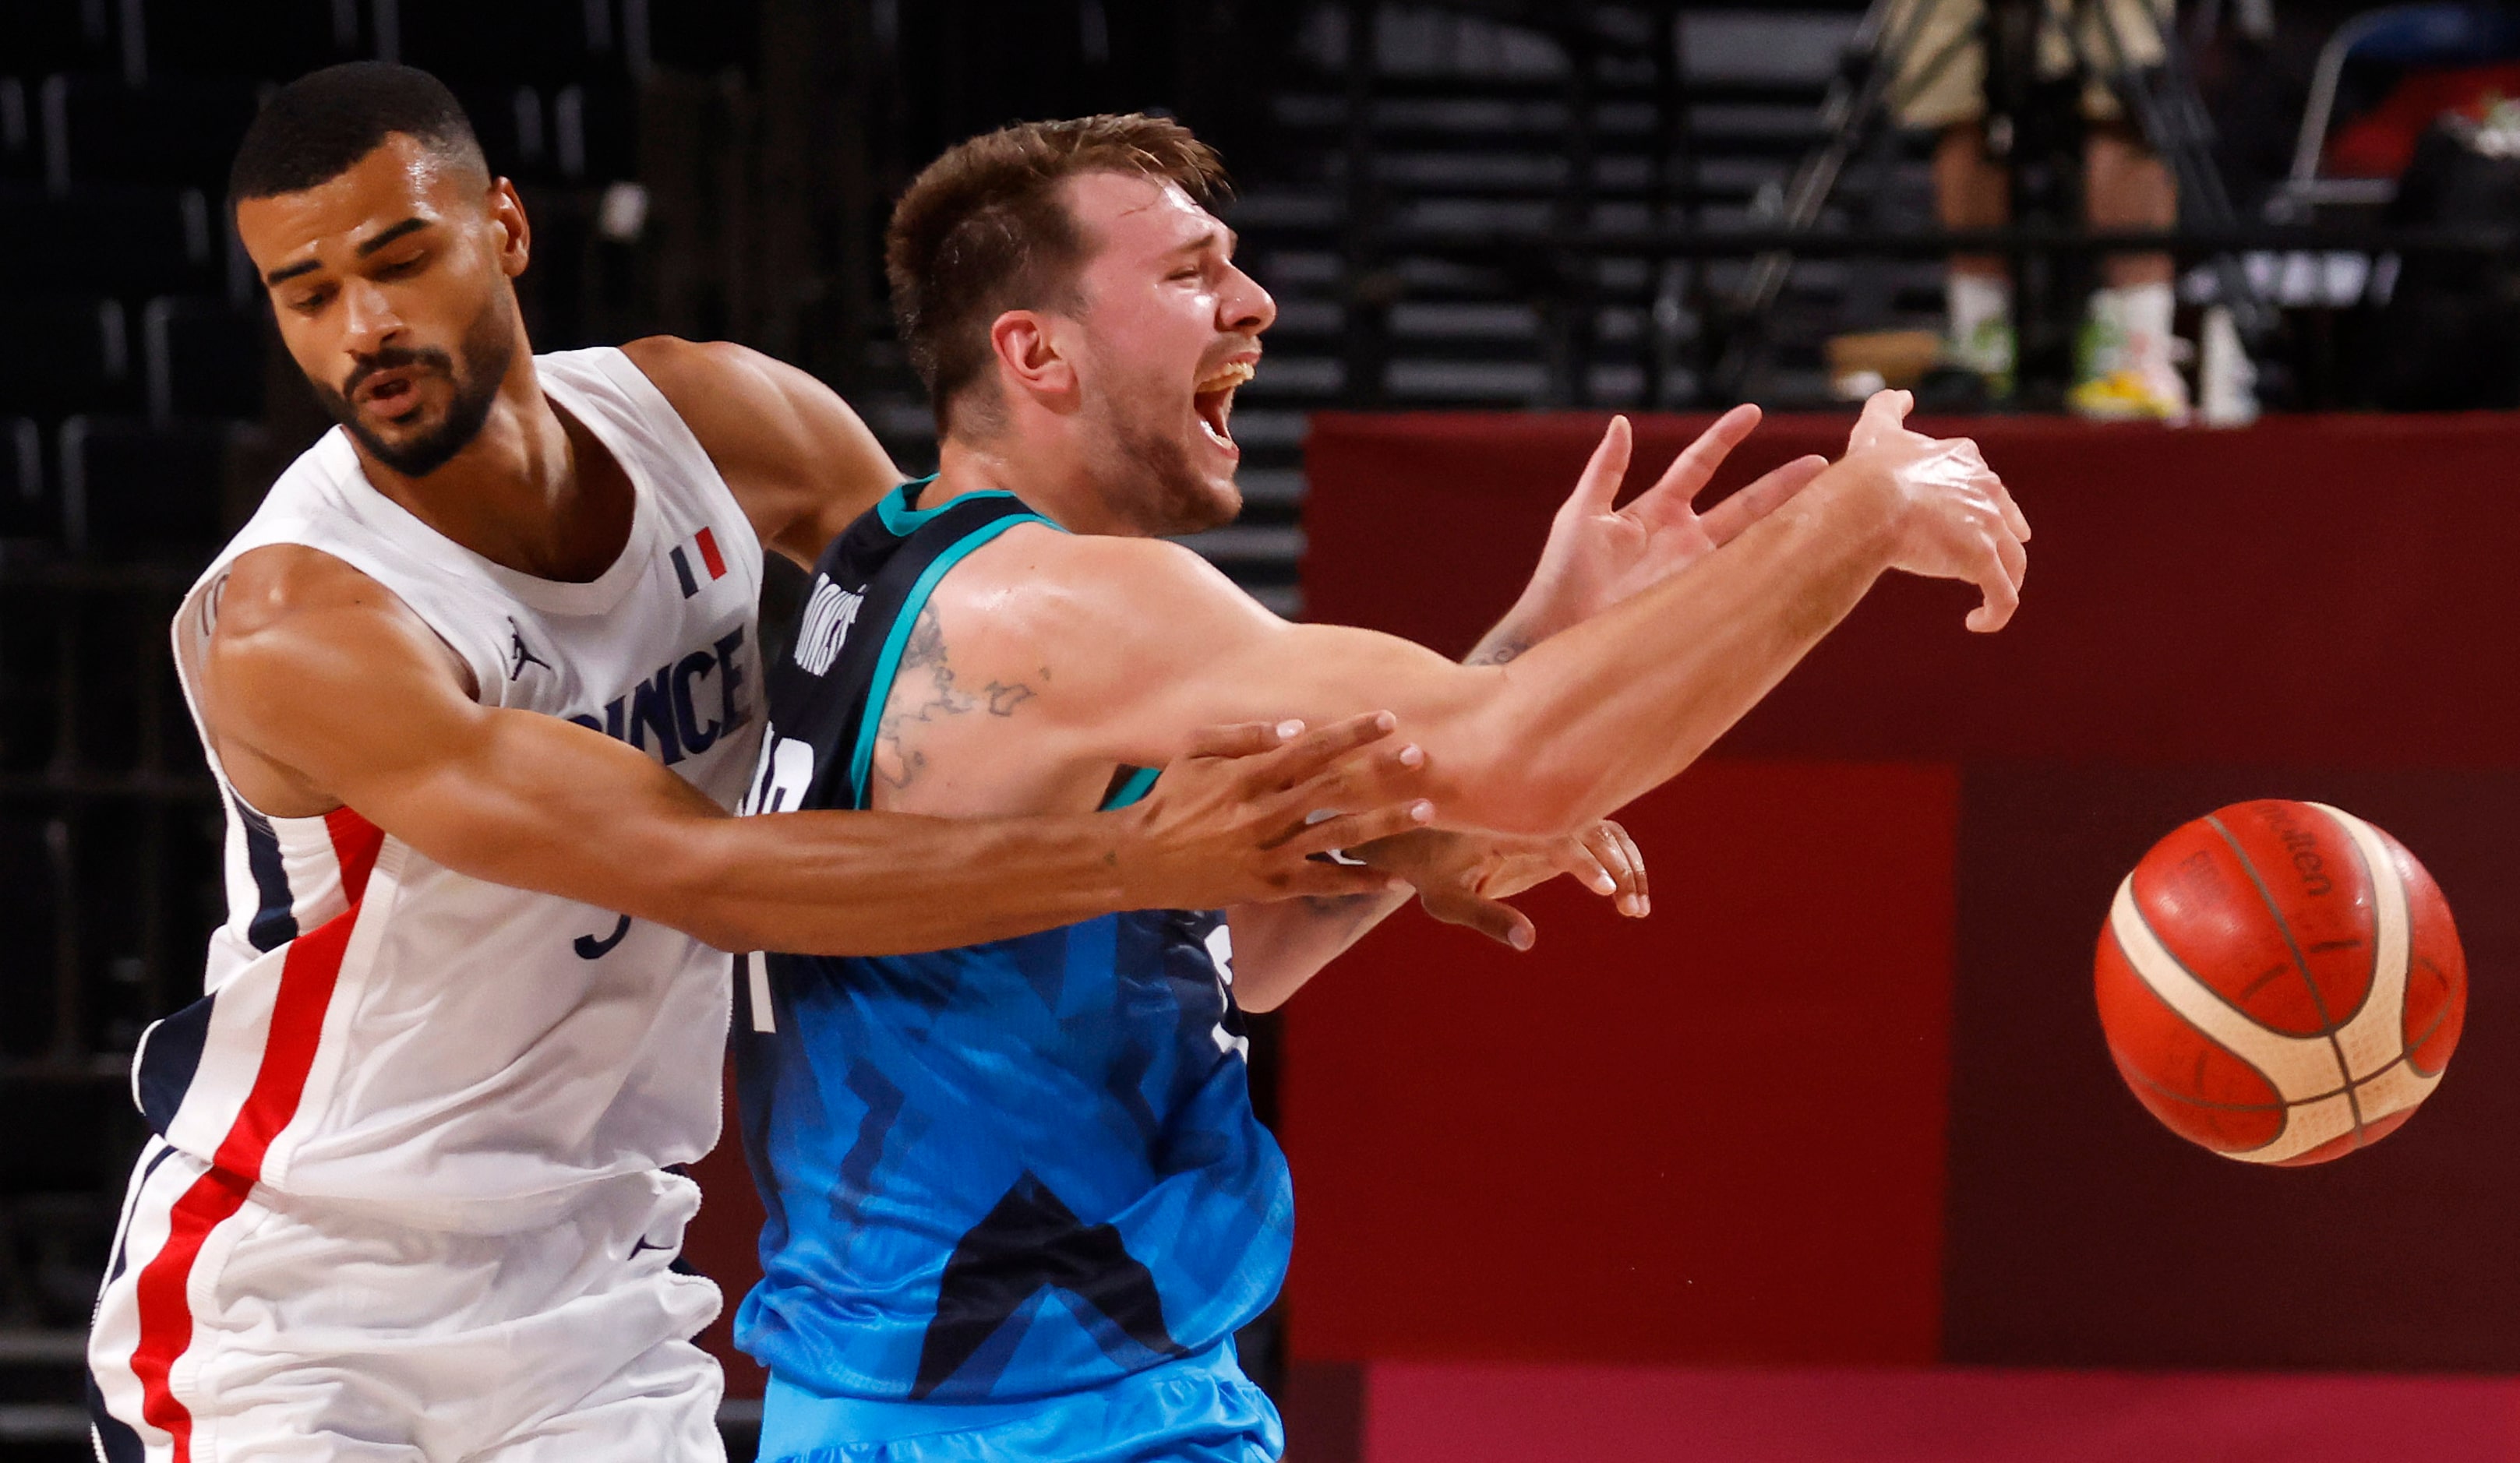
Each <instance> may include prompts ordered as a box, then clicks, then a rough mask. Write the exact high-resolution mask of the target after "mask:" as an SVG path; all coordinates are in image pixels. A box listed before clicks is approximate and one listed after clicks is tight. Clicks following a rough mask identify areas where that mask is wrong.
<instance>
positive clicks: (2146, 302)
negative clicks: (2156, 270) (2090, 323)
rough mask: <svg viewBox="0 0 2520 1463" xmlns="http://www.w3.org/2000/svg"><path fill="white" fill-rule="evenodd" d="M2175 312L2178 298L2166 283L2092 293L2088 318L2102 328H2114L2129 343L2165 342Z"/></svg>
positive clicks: (2096, 290) (2094, 291)
mask: <svg viewBox="0 0 2520 1463" xmlns="http://www.w3.org/2000/svg"><path fill="white" fill-rule="evenodd" d="M2178 309H2179V297H2178V296H2177V295H2176V294H2174V293H2173V292H2172V291H2171V288H2170V286H2169V285H2168V284H2167V283H2163V284H2153V285H2127V286H2123V287H2121V288H2115V289H2095V290H2093V292H2092V318H2093V320H2095V321H2098V322H2100V323H2101V324H2103V325H2115V326H2116V327H2118V329H2120V330H2122V331H2124V332H2126V333H2127V335H2128V337H2129V338H2131V339H2132V338H2135V337H2138V336H2141V337H2143V338H2145V339H2150V340H2167V339H2169V338H2170V322H2171V317H2172V316H2173V315H2174V314H2176V313H2177V312H2178Z"/></svg>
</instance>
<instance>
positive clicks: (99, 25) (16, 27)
mask: <svg viewBox="0 0 2520 1463" xmlns="http://www.w3.org/2000/svg"><path fill="white" fill-rule="evenodd" d="M113 9H114V8H113V7H112V5H103V4H99V3H97V0H6V3H0V67H7V68H8V69H9V70H11V71H14V72H17V73H18V74H20V75H40V74H42V73H43V72H46V71H76V70H86V69H88V68H90V67H94V68H98V69H103V70H112V69H115V68H117V67H119V66H120V65H121V61H122V58H121V56H120V55H119V54H118V50H117V47H116V45H115V39H116V37H115V34H114V27H113Z"/></svg>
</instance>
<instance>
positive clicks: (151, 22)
mask: <svg viewBox="0 0 2520 1463" xmlns="http://www.w3.org/2000/svg"><path fill="white" fill-rule="evenodd" d="M120 11H121V14H122V16H123V18H124V21H123V23H125V24H129V23H131V21H132V19H133V18H135V17H136V18H137V19H138V22H139V25H140V32H141V50H142V52H143V54H145V55H146V57H147V58H148V75H149V78H150V79H151V80H153V81H154V80H157V79H158V78H160V77H164V76H170V75H194V76H231V77H250V78H255V79H259V80H263V81H290V80H293V79H295V78H296V77H299V76H302V75H304V74H306V73H307V72H308V71H311V70H314V69H316V68H317V67H328V66H331V65H333V64H334V63H335V62H338V61H356V60H358V59H359V58H361V57H363V56H372V55H374V54H375V52H374V51H373V50H372V49H371V48H370V46H369V34H370V31H369V24H368V21H369V14H368V13H369V6H368V4H367V3H366V0H216V3H214V4H213V3H204V0H121V4H120Z"/></svg>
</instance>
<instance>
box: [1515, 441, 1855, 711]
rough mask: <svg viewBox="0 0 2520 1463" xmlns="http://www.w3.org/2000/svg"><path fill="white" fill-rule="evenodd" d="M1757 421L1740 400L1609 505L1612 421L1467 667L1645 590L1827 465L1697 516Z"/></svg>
mask: <svg viewBox="0 0 2520 1463" xmlns="http://www.w3.org/2000/svg"><path fill="white" fill-rule="evenodd" d="M1759 417H1760V413H1759V409H1758V408H1757V407H1754V406H1746V405H1745V406H1737V407H1734V408H1733V410H1732V411H1729V412H1727V413H1725V414H1724V415H1723V416H1721V417H1719V418H1717V419H1716V420H1715V422H1714V424H1713V425H1711V426H1709V427H1707V429H1706V430H1705V431H1703V432H1701V433H1699V434H1698V437H1697V440H1696V441H1694V442H1691V443H1689V444H1688V447H1687V448H1685V449H1683V450H1682V452H1681V453H1680V455H1679V456H1678V457H1676V458H1674V459H1672V463H1671V465H1670V467H1668V468H1666V469H1665V470H1664V472H1663V474H1662V476H1661V477H1660V478H1659V479H1657V480H1656V481H1655V483H1654V485H1653V486H1652V487H1650V488H1647V489H1646V490H1645V491H1644V492H1643V493H1640V494H1638V495H1637V497H1636V498H1635V499H1634V500H1633V501H1631V502H1630V503H1629V504H1628V505H1627V506H1626V507H1625V508H1620V507H1617V506H1616V504H1617V501H1618V496H1619V484H1620V483H1621V482H1622V481H1623V480H1624V479H1625V478H1626V476H1627V471H1628V460H1629V457H1630V455H1631V453H1632V452H1633V450H1634V447H1633V436H1632V433H1631V432H1630V429H1629V426H1628V420H1627V419H1626V418H1625V417H1613V418H1611V419H1610V424H1609V427H1608V428H1607V429H1606V430H1605V431H1603V432H1602V434H1601V441H1600V445H1599V446H1598V447H1596V448H1594V449H1593V456H1592V460H1591V461H1589V462H1587V463H1586V464H1585V465H1584V470H1583V472H1582V473H1581V474H1580V475H1578V476H1577V478H1576V480H1575V491H1574V492H1573V493H1571V494H1569V495H1568V496H1567V499H1566V501H1565V502H1564V503H1563V504H1560V505H1559V506H1558V509H1557V512H1556V515H1555V516H1554V517H1553V518H1552V519H1551V520H1550V525H1549V540H1548V542H1547V543H1546V544H1545V545H1544V546H1542V549H1541V552H1540V567H1539V568H1538V569H1536V570H1535V571H1533V573H1532V576H1531V583H1530V584H1528V585H1527V586H1525V587H1524V589H1523V592H1522V594H1521V596H1520V597H1519V598H1516V599H1515V601H1514V605H1513V608H1512V609H1510V610H1508V611H1507V612H1506V616H1505V618H1504V619H1502V620H1499V621H1498V622H1497V624H1496V627H1495V628H1494V629H1492V630H1490V631H1489V632H1488V633H1487V634H1486V635H1485V636H1483V637H1481V638H1480V640H1479V643H1478V646H1477V648H1475V649H1473V650H1472V651H1471V652H1470V654H1469V657H1468V663H1469V664H1471V665H1502V664H1504V663H1505V662H1507V661H1508V660H1511V659H1513V658H1514V657H1515V656H1518V655H1520V654H1521V653H1522V652H1524V651H1525V650H1528V649H1530V648H1531V647H1532V646H1534V645H1536V644H1539V643H1541V642H1542V641H1545V640H1547V639H1549V638H1550V637H1551V636H1553V635H1555V634H1556V633H1557V632H1558V631H1560V630H1563V629H1565V628H1566V627H1567V626H1569V625H1575V624H1580V623H1582V622H1583V621H1585V620H1589V619H1591V618H1592V617H1593V616H1595V615H1597V614H1599V613H1600V612H1601V611H1602V610H1605V609H1607V608H1609V607H1610V606H1611V605H1613V604H1616V603H1619V602H1620V601H1621V600H1624V599H1627V598H1630V597H1632V596H1635V595H1639V594H1642V593H1643V592H1644V591H1646V590H1649V589H1651V588H1653V587H1654V586H1655V585H1657V584H1660V583H1661V582H1662V581H1664V580H1665V579H1668V578H1670V577H1671V576H1672V575H1674V574H1677V573H1679V572H1680V571H1681V570H1683V569H1686V568H1688V566H1689V565H1690V564H1693V563H1695V562H1697V561H1698V560H1699V559H1701V558H1704V557H1705V556H1706V555H1707V554H1712V553H1714V552H1715V551H1716V550H1718V549H1720V548H1722V547H1724V546H1725V545H1726V544H1729V543H1731V542H1733V540H1734V539H1736V538H1738V537H1740V536H1741V534H1742V532H1743V531H1744V530H1746V529H1748V528H1749V526H1750V525H1751V524H1753V523H1756V522H1758V521H1759V520H1760V519H1762V518H1765V517H1766V516H1768V514H1770V513H1771V512H1774V511H1775V510H1777V509H1778V507H1780V506H1781V505H1783V504H1784V503H1785V502H1786V501H1787V500H1788V499H1790V498H1792V497H1793V496H1794V495H1795V494H1796V493H1799V492H1801V491H1802V490H1803V489H1804V488H1805V487H1807V486H1809V485H1810V484H1811V481H1812V479H1814V478H1816V477H1818V476H1819V475H1820V474H1821V472H1822V470H1823V469H1824V468H1825V467H1827V466H1828V459H1826V458H1823V457H1804V458H1797V459H1795V460H1794V461H1792V462H1790V463H1787V464H1785V465H1783V466H1781V467H1778V468H1777V469H1776V470H1775V471H1773V472H1769V473H1767V474H1766V475H1765V476H1762V477H1761V478H1759V479H1758V480H1757V481H1755V482H1753V483H1751V484H1749V485H1748V486H1746V487H1744V488H1742V489H1741V490H1740V491H1739V492H1737V493H1734V494H1733V495H1732V496H1731V497H1729V498H1727V499H1725V500H1724V501H1723V502H1722V503H1720V504H1718V505H1716V506H1715V507H1714V508H1713V509H1711V510H1707V511H1706V512H1704V513H1700V512H1698V511H1697V510H1696V506H1695V505H1696V500H1697V496H1698V495H1699V494H1700V493H1702V492H1704V491H1705V490H1706V485H1707V484H1708V483H1709V482H1711V481H1713V480H1714V477H1715V472H1716V469H1717V468H1719V467H1721V466H1722V465H1724V460H1725V458H1727V457H1728V456H1730V455H1731V454H1732V451H1733V448H1735V447H1738V446H1739V445H1741V443H1742V441H1743V440H1744V439H1745V438H1747V437H1748V436H1749V435H1750V433H1751V431H1752V430H1753V429H1755V428H1756V427H1757V426H1758V424H1759Z"/></svg>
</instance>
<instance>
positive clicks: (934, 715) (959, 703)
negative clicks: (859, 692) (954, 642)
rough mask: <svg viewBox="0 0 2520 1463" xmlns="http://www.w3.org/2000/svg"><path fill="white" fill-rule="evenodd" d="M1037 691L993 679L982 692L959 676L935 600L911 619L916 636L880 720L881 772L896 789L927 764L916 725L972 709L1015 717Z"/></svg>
mask: <svg viewBox="0 0 2520 1463" xmlns="http://www.w3.org/2000/svg"><path fill="white" fill-rule="evenodd" d="M1033 695H1034V691H1033V688H1032V687H1031V686H1030V685H1028V684H1026V683H1024V682H1020V681H1018V682H1016V683H1014V684H1013V685H1008V684H1006V683H1004V682H999V681H992V682H990V683H989V684H988V685H986V686H983V687H980V688H979V689H978V690H976V691H973V690H966V689H964V688H963V687H961V686H960V685H958V684H957V683H956V681H955V679H954V666H953V661H952V659H951V657H950V656H949V654H948V652H947V649H946V645H945V622H944V621H943V620H941V619H939V618H938V617H937V614H936V607H935V606H934V605H932V604H931V605H927V606H925V607H923V608H922V609H921V610H920V611H919V618H918V619H917V620H915V621H913V622H911V626H910V638H909V639H908V640H907V641H904V642H903V643H902V646H901V666H900V669H899V670H897V671H896V672H895V673H894V675H893V681H892V693H891V695H890V696H889V697H888V698H887V699H886V700H885V701H884V705H883V717H882V719H881V720H880V721H879V722H877V725H876V757H875V771H876V775H877V776H879V777H881V778H883V780H884V781H885V782H886V783H888V784H890V785H891V786H892V787H894V788H895V789H899V788H904V787H908V786H909V785H910V784H911V783H912V782H914V781H917V780H918V778H919V775H920V774H921V773H922V772H924V771H926V769H927V754H926V753H925V752H924V751H922V750H920V749H919V748H918V747H915V746H913V745H911V742H912V741H913V740H914V739H915V737H916V732H915V731H913V729H914V728H915V727H919V726H924V725H926V724H928V723H932V722H938V721H942V720H944V719H945V718H946V717H949V716H962V715H965V714H966V713H968V712H972V711H986V712H987V713H988V714H989V715H991V716H1012V715H1014V714H1015V708H1016V707H1019V706H1021V705H1022V704H1023V703H1024V702H1026V701H1029V700H1031V699H1032V698H1033Z"/></svg>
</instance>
